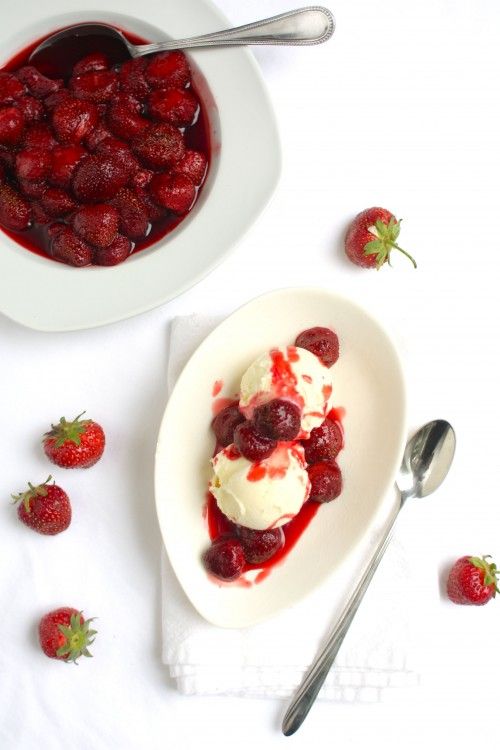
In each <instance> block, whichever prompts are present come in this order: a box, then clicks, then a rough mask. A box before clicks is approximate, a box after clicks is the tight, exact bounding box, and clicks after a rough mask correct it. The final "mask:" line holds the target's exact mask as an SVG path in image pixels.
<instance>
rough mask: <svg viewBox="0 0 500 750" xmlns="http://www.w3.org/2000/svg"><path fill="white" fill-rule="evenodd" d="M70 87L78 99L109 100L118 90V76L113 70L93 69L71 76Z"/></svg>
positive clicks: (98, 101) (97, 101)
mask: <svg viewBox="0 0 500 750" xmlns="http://www.w3.org/2000/svg"><path fill="white" fill-rule="evenodd" d="M69 88H70V90H71V92H72V93H73V96H76V98H77V99H85V100H86V101H91V102H96V103H100V102H109V101H110V100H111V99H112V98H113V96H114V95H115V94H116V93H117V91H118V76H117V74H116V73H115V72H114V71H113V70H92V71H89V72H87V73H82V74H81V75H75V76H73V78H70V81H69Z"/></svg>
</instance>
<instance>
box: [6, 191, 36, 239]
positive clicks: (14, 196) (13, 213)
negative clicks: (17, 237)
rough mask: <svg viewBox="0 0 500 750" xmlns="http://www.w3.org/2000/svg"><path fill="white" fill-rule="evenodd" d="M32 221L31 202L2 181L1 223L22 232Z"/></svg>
mask: <svg viewBox="0 0 500 750" xmlns="http://www.w3.org/2000/svg"><path fill="white" fill-rule="evenodd" d="M30 221H31V211H30V207H29V204H28V203H27V202H26V201H25V200H24V198H23V197H22V196H21V195H20V193H18V192H17V190H14V188H12V187H11V186H10V185H7V183H5V182H0V224H3V225H4V226H6V227H7V228H8V229H13V230H14V231H17V232H20V231H22V230H23V229H27V228H28V227H29V225H30Z"/></svg>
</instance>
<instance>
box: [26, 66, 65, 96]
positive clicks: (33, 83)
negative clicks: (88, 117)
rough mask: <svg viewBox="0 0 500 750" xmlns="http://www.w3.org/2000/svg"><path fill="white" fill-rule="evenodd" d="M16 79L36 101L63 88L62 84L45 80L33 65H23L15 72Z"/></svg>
mask: <svg viewBox="0 0 500 750" xmlns="http://www.w3.org/2000/svg"><path fill="white" fill-rule="evenodd" d="M16 78H17V79H18V80H19V81H21V83H23V84H24V85H25V86H27V88H28V89H29V92H30V94H32V95H33V96H35V97H36V98H37V99H43V98H44V97H46V96H49V95H50V94H53V93H54V92H56V91H58V90H59V89H60V88H62V86H63V82H62V81H61V80H60V79H58V80H53V79H52V78H47V76H44V75H43V74H42V73H40V71H39V70H37V69H36V68H34V67H33V65H25V66H24V67H22V68H20V69H19V70H18V71H17V72H16Z"/></svg>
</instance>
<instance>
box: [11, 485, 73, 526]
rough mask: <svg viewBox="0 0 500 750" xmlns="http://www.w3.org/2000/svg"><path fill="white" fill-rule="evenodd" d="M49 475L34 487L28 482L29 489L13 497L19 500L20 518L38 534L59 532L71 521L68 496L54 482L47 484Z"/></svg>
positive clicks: (18, 510)
mask: <svg viewBox="0 0 500 750" xmlns="http://www.w3.org/2000/svg"><path fill="white" fill-rule="evenodd" d="M51 479H52V477H49V478H48V479H47V480H46V481H45V482H44V483H43V484H39V485H38V486H36V487H34V486H33V485H32V484H31V482H28V486H29V490H27V491H26V492H22V493H20V494H19V495H12V497H13V499H14V500H15V501H16V502H17V501H19V500H20V501H21V503H20V505H19V506H18V508H17V515H18V516H19V518H20V520H21V521H22V522H23V523H24V524H26V526H29V527H30V529H34V531H38V533H39V534H49V535H51V536H53V535H54V534H59V533H60V532H61V531H64V530H65V529H67V528H68V526H69V525H70V523H71V505H70V502H69V497H68V496H67V494H66V493H65V491H64V490H63V489H61V487H58V486H57V484H55V482H54V483H53V484H49V482H50V480H51Z"/></svg>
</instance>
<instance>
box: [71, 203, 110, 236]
mask: <svg viewBox="0 0 500 750" xmlns="http://www.w3.org/2000/svg"><path fill="white" fill-rule="evenodd" d="M119 222H120V216H119V214H118V211H117V210H116V208H114V207H113V206H109V205H107V204H99V203H98V204H96V205H93V206H82V208H80V209H78V211H76V213H75V214H74V215H73V218H72V224H73V229H74V230H75V232H76V233H77V235H78V236H79V237H81V238H82V239H84V240H85V241H86V242H88V243H90V244H91V245H94V247H107V246H108V245H111V243H112V242H113V240H114V239H115V237H116V235H117V234H118V225H119Z"/></svg>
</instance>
